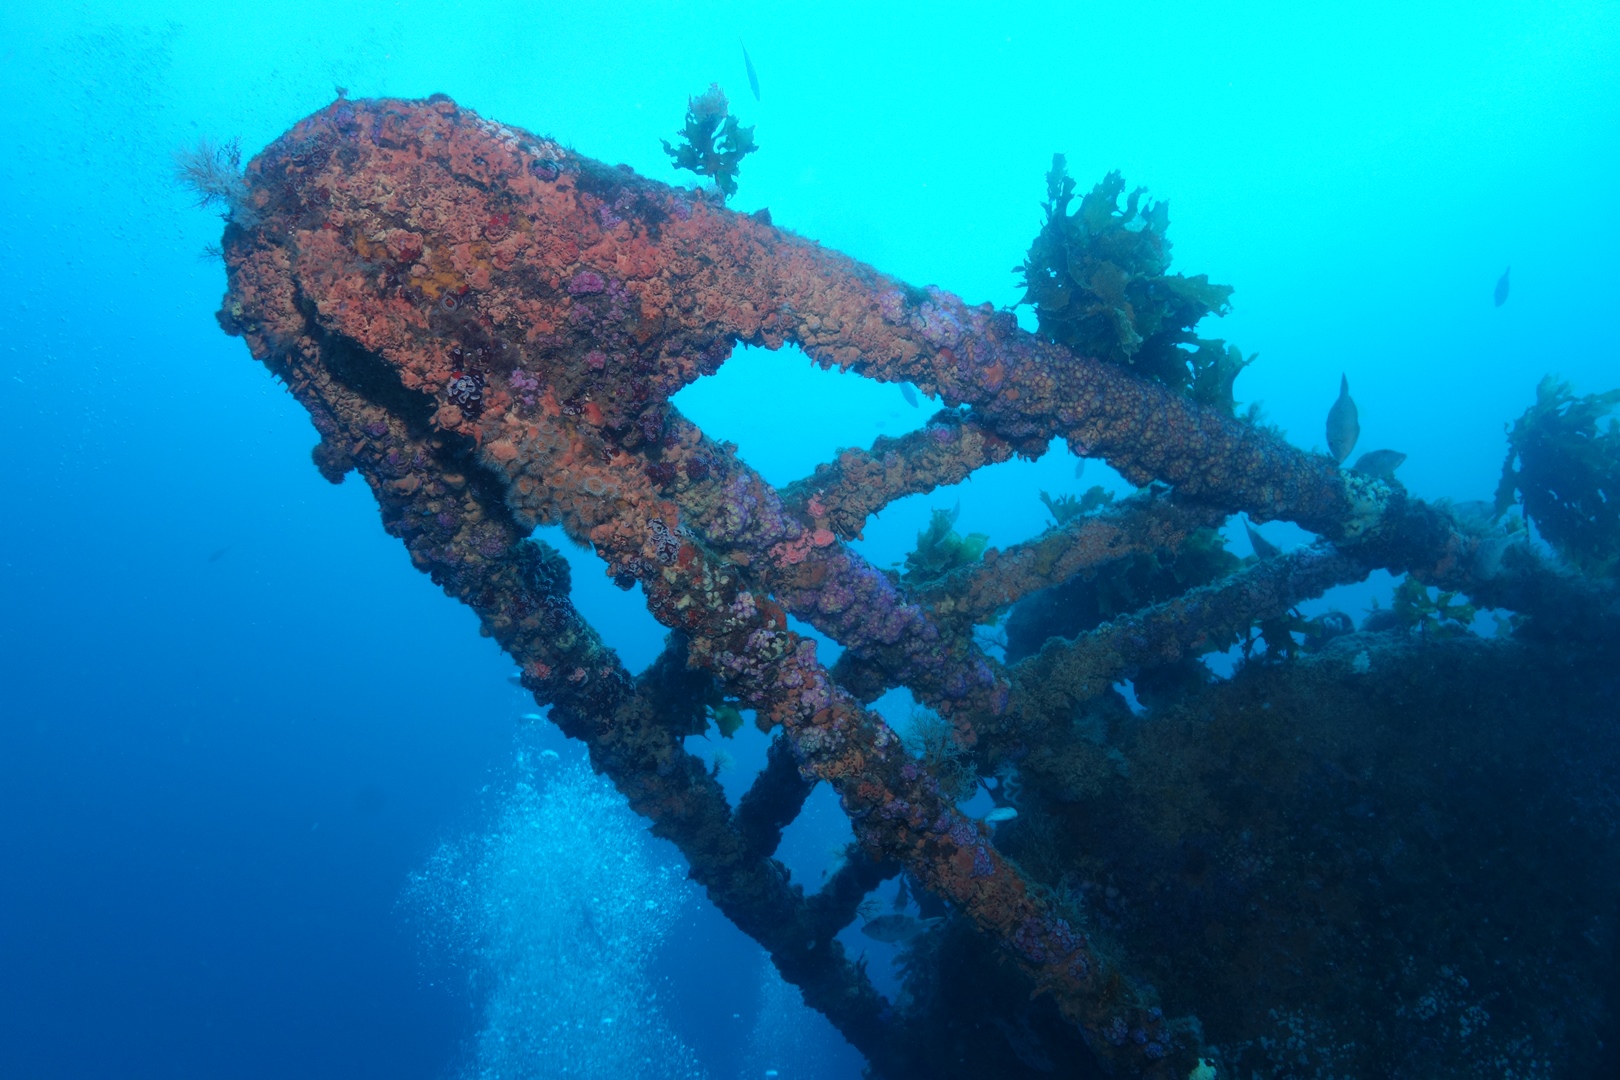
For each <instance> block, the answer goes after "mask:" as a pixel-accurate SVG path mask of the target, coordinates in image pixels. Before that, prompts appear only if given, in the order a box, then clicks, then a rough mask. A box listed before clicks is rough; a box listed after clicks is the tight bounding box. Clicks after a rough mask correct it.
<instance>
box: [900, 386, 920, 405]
mask: <svg viewBox="0 0 1620 1080" xmlns="http://www.w3.org/2000/svg"><path fill="white" fill-rule="evenodd" d="M900 396H901V397H903V398H905V399H906V404H907V405H910V406H911V407H912V408H913V409H915V408H916V407H917V388H916V387H915V386H912V385H911V384H910V383H908V382H903V383H901V384H900Z"/></svg>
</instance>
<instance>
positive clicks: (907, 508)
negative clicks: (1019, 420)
mask: <svg viewBox="0 0 1620 1080" xmlns="http://www.w3.org/2000/svg"><path fill="white" fill-rule="evenodd" d="M1092 487H1101V488H1102V489H1103V490H1104V491H1107V492H1108V493H1109V494H1111V495H1112V496H1113V497H1114V498H1116V499H1121V498H1124V497H1125V496H1127V495H1130V494H1131V493H1132V492H1134V491H1135V490H1136V488H1135V487H1134V486H1133V485H1132V484H1130V483H1129V482H1128V481H1126V480H1125V478H1124V477H1122V476H1120V475H1119V473H1117V472H1115V471H1114V470H1113V469H1111V468H1109V467H1108V465H1107V464H1106V463H1104V462H1102V461H1096V460H1086V459H1081V458H1077V457H1075V456H1074V455H1073V454H1071V453H1070V452H1069V450H1068V448H1067V447H1065V446H1064V445H1063V441H1062V440H1061V439H1054V440H1052V442H1051V444H1050V445H1049V447H1048V449H1047V451H1046V452H1045V453H1044V454H1042V455H1041V456H1040V457H1039V458H1037V459H1035V460H1033V461H1030V460H1028V459H1026V458H1017V457H1015V458H1012V459H1011V460H1008V461H1002V462H997V463H996V464H993V465H986V466H985V467H984V468H982V469H979V470H978V471H976V472H975V473H973V475H971V476H969V477H968V478H967V479H966V480H963V481H962V482H961V483H959V484H952V485H950V486H948V487H940V488H935V489H934V490H933V491H929V492H923V493H921V494H917V495H907V496H906V497H905V498H903V499H896V500H895V501H894V502H892V503H890V504H889V505H888V506H886V507H884V508H883V509H882V510H880V511H879V512H878V513H876V514H874V515H872V517H871V518H870V519H869V520H868V521H867V523H866V529H865V530H864V532H863V533H862V536H861V539H859V540H856V541H854V542H853V543H852V544H851V545H850V546H851V547H852V548H854V550H856V551H858V552H859V553H860V554H861V555H862V556H863V557H864V558H865V559H867V560H868V561H869V562H871V563H872V565H874V566H878V567H885V568H889V569H898V570H903V569H904V567H905V560H906V556H907V555H908V554H910V553H911V552H912V551H913V550H915V549H916V547H917V535H918V534H919V533H921V532H922V531H923V530H924V529H926V528H927V527H928V524H929V521H930V520H931V518H932V517H933V513H934V511H935V510H952V509H956V510H958V511H959V513H958V514H957V518H956V523H955V525H954V526H952V527H953V529H954V530H955V531H956V532H957V533H958V534H959V535H961V536H964V537H965V536H968V535H969V534H971V533H982V534H983V535H985V536H986V537H988V538H989V544H990V546H991V547H996V548H1007V547H1009V546H1011V545H1013V544H1017V543H1021V542H1023V541H1025V540H1030V539H1033V538H1034V537H1036V536H1039V535H1040V534H1041V533H1043V532H1045V531H1046V530H1047V529H1048V528H1050V527H1051V526H1052V525H1053V519H1052V513H1051V511H1049V510H1048V509H1047V508H1046V505H1045V504H1044V503H1042V501H1041V492H1043V491H1044V492H1046V493H1047V494H1048V495H1049V496H1051V497H1052V498H1053V499H1060V498H1063V497H1065V496H1070V497H1074V498H1079V497H1080V496H1081V495H1083V494H1084V493H1085V492H1086V491H1088V490H1090V489H1091V488H1092Z"/></svg>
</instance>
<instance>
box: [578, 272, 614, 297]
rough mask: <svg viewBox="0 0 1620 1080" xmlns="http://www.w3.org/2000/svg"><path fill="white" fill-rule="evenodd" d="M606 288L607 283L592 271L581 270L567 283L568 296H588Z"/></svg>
mask: <svg viewBox="0 0 1620 1080" xmlns="http://www.w3.org/2000/svg"><path fill="white" fill-rule="evenodd" d="M605 288H607V281H606V280H605V279H604V278H603V277H602V275H601V274H598V273H597V272H596V271H594V270H581V271H580V272H579V273H577V274H575V275H574V278H573V280H572V281H570V282H569V283H568V295H569V296H589V295H591V294H592V293H599V292H601V291H602V290H603V289H605Z"/></svg>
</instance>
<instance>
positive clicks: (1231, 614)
mask: <svg viewBox="0 0 1620 1080" xmlns="http://www.w3.org/2000/svg"><path fill="white" fill-rule="evenodd" d="M1367 573H1368V567H1367V565H1366V564H1365V563H1362V562H1361V561H1359V560H1358V559H1356V558H1354V557H1352V556H1349V555H1346V554H1344V553H1343V552H1341V551H1339V550H1338V549H1337V548H1335V547H1334V546H1333V545H1331V544H1320V545H1316V546H1313V547H1309V548H1303V549H1300V550H1298V551H1293V552H1289V553H1287V554H1285V555H1279V556H1277V557H1275V558H1272V559H1268V560H1265V561H1263V562H1260V563H1257V564H1255V565H1254V566H1251V567H1248V568H1247V569H1245V570H1240V571H1239V572H1237V573H1236V574H1233V575H1232V576H1230V577H1228V578H1227V579H1226V580H1225V581H1221V582H1217V583H1216V584H1214V585H1206V586H1204V587H1203V588H1199V589H1190V590H1188V591H1187V592H1185V593H1182V594H1181V595H1180V596H1177V597H1175V598H1174V599H1172V600H1167V601H1165V602H1164V603H1162V604H1156V605H1154V606H1153V607H1150V608H1145V609H1143V610H1142V611H1138V612H1133V613H1132V614H1130V615H1125V616H1121V617H1120V618H1118V619H1115V620H1113V621H1112V622H1109V623H1106V624H1105V625H1103V626H1100V627H1098V628H1097V629H1096V630H1093V631H1091V632H1090V633H1086V634H1082V635H1080V636H1079V637H1076V638H1071V639H1068V640H1063V639H1054V640H1051V641H1048V642H1047V643H1046V645H1045V646H1044V647H1043V648H1042V649H1041V651H1040V652H1038V653H1036V654H1035V655H1034V656H1031V657H1028V658H1027V659H1025V660H1022V661H1020V662H1018V663H1017V664H1014V665H1013V666H1012V668H1011V669H1010V670H1009V674H1010V675H1011V677H1012V680H1013V687H1014V689H1013V697H1014V701H1015V702H1016V706H1015V707H1016V710H1017V715H1018V717H1019V719H1020V720H1021V721H1022V726H1021V727H1019V728H1018V729H1016V732H1015V731H1013V730H1012V729H1004V730H1007V732H1008V734H1016V735H1017V736H1018V737H1021V738H1028V737H1037V736H1036V732H1038V730H1039V728H1040V727H1041V726H1042V725H1043V724H1058V723H1062V722H1064V721H1066V720H1067V719H1068V718H1069V717H1070V716H1072V715H1073V712H1074V708H1075V706H1076V705H1078V704H1080V703H1081V702H1083V701H1086V700H1087V699H1089V698H1091V697H1094V696H1095V695H1097V694H1100V693H1102V692H1103V691H1104V690H1106V689H1108V687H1109V686H1111V685H1112V684H1113V683H1115V682H1117V681H1119V679H1121V678H1123V677H1126V676H1127V675H1128V673H1129V672H1131V671H1132V670H1134V669H1136V668H1142V667H1149V666H1152V665H1155V664H1166V663H1171V662H1173V661H1176V660H1181V659H1183V658H1186V657H1189V656H1197V655H1199V654H1200V653H1202V652H1206V651H1209V650H1210V649H1212V648H1219V647H1224V643H1226V642H1229V641H1232V640H1235V639H1236V638H1237V637H1239V636H1240V635H1242V634H1243V633H1244V632H1245V631H1247V630H1248V628H1249V627H1251V626H1253V625H1254V624H1255V622H1256V621H1258V620H1261V619H1269V618H1273V617H1275V616H1278V615H1281V614H1283V613H1284V612H1286V611H1287V610H1289V609H1290V608H1292V607H1293V606H1294V605H1296V604H1298V603H1301V602H1302V601H1305V600H1308V599H1310V598H1312V597H1315V596H1320V595H1321V594H1322V593H1324V592H1326V591H1327V590H1328V589H1330V588H1332V587H1333V586H1335V585H1347V584H1350V583H1352V582H1356V581H1360V580H1361V579H1362V578H1364V577H1366V576H1367ZM993 726H994V725H993Z"/></svg>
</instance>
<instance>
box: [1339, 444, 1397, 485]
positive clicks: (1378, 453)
mask: <svg viewBox="0 0 1620 1080" xmlns="http://www.w3.org/2000/svg"><path fill="white" fill-rule="evenodd" d="M1405 460H1406V455H1405V454H1403V453H1401V452H1400V451H1399V450H1369V451H1367V452H1366V453H1365V454H1362V455H1361V456H1360V457H1358V458H1356V463H1355V464H1354V465H1352V466H1350V467H1351V468H1352V469H1354V470H1355V471H1356V472H1358V473H1366V474H1367V475H1368V476H1376V477H1378V479H1380V480H1393V479H1395V470H1396V469H1398V468H1400V467H1401V462H1403V461H1405Z"/></svg>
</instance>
